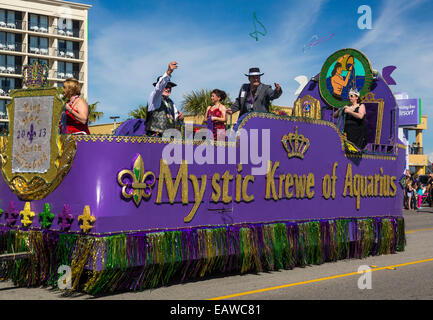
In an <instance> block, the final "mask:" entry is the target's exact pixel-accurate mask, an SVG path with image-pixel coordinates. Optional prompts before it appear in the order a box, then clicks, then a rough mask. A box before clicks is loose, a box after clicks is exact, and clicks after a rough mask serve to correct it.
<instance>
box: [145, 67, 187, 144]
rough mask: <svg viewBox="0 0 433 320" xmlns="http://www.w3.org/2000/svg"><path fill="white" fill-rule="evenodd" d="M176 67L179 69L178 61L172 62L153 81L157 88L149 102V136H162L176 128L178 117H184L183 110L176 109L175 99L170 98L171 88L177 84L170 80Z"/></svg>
mask: <svg viewBox="0 0 433 320" xmlns="http://www.w3.org/2000/svg"><path fill="white" fill-rule="evenodd" d="M174 69H177V62H176V61H173V62H170V63H169V65H168V70H167V72H166V73H164V75H162V76H160V77H158V79H156V82H155V83H153V86H154V87H155V89H153V91H152V93H151V94H150V96H149V100H148V102H147V118H146V132H147V135H148V136H158V137H162V134H163V133H164V131H165V130H167V129H173V128H175V121H176V120H177V119H179V120H182V119H183V114H182V112H180V111H178V110H177V109H176V106H175V105H174V102H173V100H171V99H170V98H169V97H170V94H171V88H173V87H175V86H176V84H175V83H173V82H170V77H171V74H172V73H173V71H174Z"/></svg>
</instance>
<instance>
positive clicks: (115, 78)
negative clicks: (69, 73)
mask: <svg viewBox="0 0 433 320" xmlns="http://www.w3.org/2000/svg"><path fill="white" fill-rule="evenodd" d="M322 2H323V1H315V2H313V3H311V4H309V5H306V6H305V5H304V6H301V5H299V7H300V8H302V7H304V9H303V10H307V11H308V10H309V12H313V15H311V18H312V19H313V20H314V19H317V17H318V12H319V10H320V7H321V3H322ZM294 12H295V10H294V11H292V10H290V11H288V13H287V14H288V16H289V18H290V19H287V21H293V19H294V17H295V16H296V15H295V13H294ZM298 13H299V12H298ZM305 23H306V22H305ZM305 23H304V24H298V23H297V22H296V23H295V22H290V23H285V24H284V25H283V26H282V28H281V30H292V31H293V29H296V30H297V29H299V30H301V29H304V28H307V25H305ZM310 23H314V21H311V20H310ZM207 31H208V30H207ZM179 34H180V35H188V39H187V41H185V36H182V37H179ZM277 34H278V33H277ZM297 37H299V35H297V33H296V32H288V33H282V34H281V35H278V41H276V39H277V38H273V41H275V42H274V43H270V42H271V41H269V40H268V39H260V40H259V41H258V42H256V41H254V40H252V39H251V38H249V37H245V38H243V40H241V41H239V39H235V38H234V39H232V40H230V39H223V40H219V38H216V39H215V38H213V37H212V35H211V36H209V34H206V33H205V32H204V31H203V30H202V28H201V26H199V25H193V24H189V26H188V27H186V26H184V25H183V24H178V23H177V22H175V21H174V22H167V23H164V24H161V23H160V20H159V19H158V18H157V17H155V18H154V19H146V20H145V21H132V22H126V21H118V22H117V23H113V24H111V25H109V26H105V27H104V29H103V30H99V32H98V34H97V35H95V39H94V40H93V41H92V44H91V47H90V50H91V60H90V66H89V73H90V77H89V80H90V82H91V83H90V90H89V99H90V101H93V100H95V101H96V100H98V101H100V109H101V111H103V112H104V113H105V117H104V120H103V121H105V122H106V121H107V120H105V119H108V117H109V116H110V115H113V114H117V115H120V116H121V118H123V119H125V118H126V117H127V114H128V112H129V111H130V110H131V109H132V108H135V107H137V106H138V105H139V104H146V102H147V98H148V95H149V93H150V91H151V90H152V88H153V87H152V83H153V82H154V81H155V80H156V77H157V76H158V75H162V74H163V73H164V72H165V71H166V69H167V65H168V63H169V62H170V61H173V60H176V61H178V62H179V68H178V69H177V70H175V72H174V73H173V76H172V81H173V82H175V83H177V84H178V86H177V87H176V88H175V89H174V90H173V93H172V97H173V99H174V101H175V103H176V104H177V105H178V106H180V105H181V103H182V100H183V94H185V93H188V92H191V91H192V90H198V89H201V88H208V89H213V88H219V89H222V90H225V91H226V92H227V93H228V94H229V95H230V97H231V98H232V99H234V98H235V97H236V96H237V94H238V90H239V88H240V86H241V84H242V83H244V82H246V81H247V78H246V77H245V76H244V73H247V72H248V68H250V67H253V66H258V67H260V69H261V70H262V72H264V73H265V75H264V76H263V77H262V81H263V82H264V83H266V84H270V85H272V86H273V85H274V82H277V83H279V84H280V85H281V86H282V88H283V93H284V94H283V96H282V97H281V98H279V99H278V100H275V103H276V104H279V105H292V104H293V101H294V98H295V96H294V94H293V93H294V91H295V90H296V89H297V86H298V84H297V82H295V81H294V77H296V76H297V75H299V74H305V70H302V69H301V68H302V66H304V65H305V64H306V61H309V60H311V59H312V57H311V56H309V57H307V56H306V55H302V54H299V53H301V52H302V49H301V48H298V47H294V46H282V45H281V44H282V43H283V42H287V43H292V44H293V43H295V42H296V39H297ZM260 41H262V42H263V43H264V44H263V45H261V43H260ZM266 41H268V42H266ZM265 42H266V44H265ZM283 47H286V48H290V49H289V50H287V49H286V50H284V49H282V48H283ZM294 51H297V52H294ZM308 76H309V77H310V76H312V75H311V74H310V75H308ZM92 88H94V89H93V90H92ZM100 122H101V121H100Z"/></svg>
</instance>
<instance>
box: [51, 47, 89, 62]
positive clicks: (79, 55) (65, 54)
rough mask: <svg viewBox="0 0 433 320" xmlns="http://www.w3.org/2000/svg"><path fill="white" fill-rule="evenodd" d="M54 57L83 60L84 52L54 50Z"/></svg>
mask: <svg viewBox="0 0 433 320" xmlns="http://www.w3.org/2000/svg"><path fill="white" fill-rule="evenodd" d="M54 52H55V55H56V56H58V57H60V58H69V59H80V60H83V59H84V51H79V50H72V51H67V50H66V49H55V50H54Z"/></svg>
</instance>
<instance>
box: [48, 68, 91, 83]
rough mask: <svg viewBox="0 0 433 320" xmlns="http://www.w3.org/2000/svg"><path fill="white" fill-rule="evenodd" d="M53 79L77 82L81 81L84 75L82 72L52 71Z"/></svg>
mask: <svg viewBox="0 0 433 320" xmlns="http://www.w3.org/2000/svg"><path fill="white" fill-rule="evenodd" d="M54 78H56V79H62V80H65V79H68V78H75V79H77V80H78V81H83V78H84V73H83V72H76V71H72V72H65V71H57V70H54Z"/></svg>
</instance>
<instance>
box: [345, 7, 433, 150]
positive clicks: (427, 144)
mask: <svg viewBox="0 0 433 320" xmlns="http://www.w3.org/2000/svg"><path fill="white" fill-rule="evenodd" d="M427 2H428V1H427V0H414V1H406V0H388V1H385V2H384V6H383V9H382V10H381V11H380V13H378V14H377V15H375V12H373V29H372V30H365V31H363V32H364V35H363V36H362V37H361V39H358V40H356V41H355V42H354V43H353V44H352V47H354V48H358V49H360V50H361V51H363V52H364V53H366V55H367V56H368V57H369V59H370V61H372V64H373V65H372V66H373V68H375V69H377V70H378V71H379V72H381V71H382V68H383V67H385V66H387V65H395V66H396V67H397V69H396V70H395V71H394V73H393V74H392V77H393V78H394V79H395V80H396V82H397V85H396V86H391V89H392V90H393V91H394V92H407V93H408V94H409V96H410V97H413V98H421V99H422V114H423V115H427V116H428V118H429V119H433V109H432V108H431V104H433V82H432V81H431V80H430V79H431V74H432V71H433V35H432V34H431V33H430V32H429V30H432V29H433V22H432V20H419V19H417V14H416V12H417V11H419V10H423V7H424V4H426V3H427ZM430 125H431V124H430ZM423 140H424V150H425V151H427V152H428V151H430V150H433V134H432V131H431V130H430V131H429V130H427V131H425V132H424V139H423Z"/></svg>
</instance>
